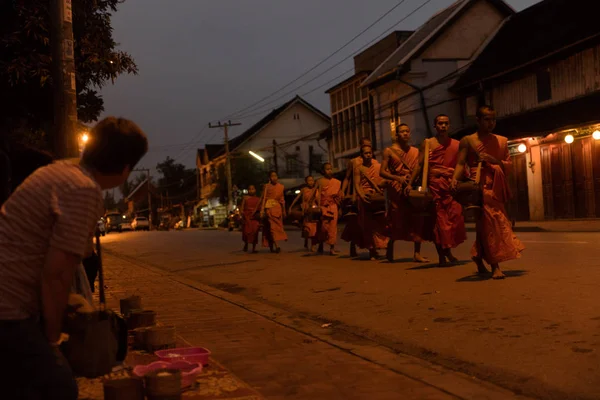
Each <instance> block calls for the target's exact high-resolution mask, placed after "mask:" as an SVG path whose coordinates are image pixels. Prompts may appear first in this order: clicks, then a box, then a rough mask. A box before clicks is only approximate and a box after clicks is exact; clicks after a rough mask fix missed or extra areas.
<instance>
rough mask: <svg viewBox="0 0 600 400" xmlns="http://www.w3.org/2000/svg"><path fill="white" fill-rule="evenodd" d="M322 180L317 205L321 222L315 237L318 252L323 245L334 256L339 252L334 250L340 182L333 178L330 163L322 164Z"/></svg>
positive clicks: (340, 196) (340, 193)
mask: <svg viewBox="0 0 600 400" xmlns="http://www.w3.org/2000/svg"><path fill="white" fill-rule="evenodd" d="M321 173H322V174H323V178H321V179H319V182H318V186H319V205H320V206H321V222H320V223H319V233H318V234H317V237H318V239H319V241H320V242H321V243H320V244H319V252H320V253H323V244H324V243H327V244H328V245H329V254H330V255H332V256H336V255H338V254H339V252H338V251H337V250H336V249H335V245H336V244H337V224H338V212H339V206H340V204H341V202H342V196H343V195H342V190H341V189H342V182H340V181H339V180H337V179H335V178H334V177H333V166H332V165H331V163H325V164H323V170H322V171H321Z"/></svg>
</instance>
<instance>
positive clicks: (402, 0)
mask: <svg viewBox="0 0 600 400" xmlns="http://www.w3.org/2000/svg"><path fill="white" fill-rule="evenodd" d="M405 1H406V0H400V1H399V2H398V3H396V5H395V6H394V7H392V8H390V9H389V10H388V11H386V12H385V13H384V14H383V15H381V16H380V17H379V18H377V19H376V20H375V21H374V22H372V23H371V24H370V25H369V26H367V27H366V28H365V29H363V30H362V31H360V32H359V33H358V34H356V35H355V36H354V37H353V38H352V39H350V40H349V41H347V42H346V43H345V44H344V45H343V46H342V47H340V48H338V49H337V50H336V51H334V52H333V53H331V54H330V55H328V56H327V57H325V58H324V59H323V60H321V61H319V62H318V63H317V64H316V65H314V66H313V67H311V68H310V69H308V70H307V71H305V72H304V73H302V74H301V75H300V76H298V77H297V78H295V79H294V80H292V81H291V82H288V83H287V84H285V85H284V86H282V87H280V88H279V89H277V90H276V91H274V92H273V93H270V94H269V95H267V96H265V97H263V98H262V99H260V100H258V101H256V102H254V103H252V104H250V105H249V106H246V107H244V108H242V109H240V110H238V111H236V112H234V113H232V114H229V115H227V116H225V117H223V118H221V119H227V118H232V117H233V116H235V115H236V114H239V113H243V112H244V111H246V110H248V109H249V108H252V107H254V106H256V105H258V104H260V103H262V102H263V101H264V100H266V99H268V98H270V97H272V96H274V95H276V94H277V93H279V92H281V91H282V90H284V89H285V88H287V87H289V86H290V85H292V84H294V83H296V82H298V81H299V80H300V79H302V78H304V77H305V76H306V75H308V74H309V73H311V72H312V71H314V70H315V69H317V68H318V67H320V66H321V65H323V64H324V63H325V62H327V61H328V60H329V59H331V57H333V56H335V55H336V54H338V53H339V52H340V51H342V50H343V49H345V48H346V47H348V46H349V45H350V44H351V43H352V42H354V41H355V40H356V39H358V38H359V37H360V36H362V35H363V34H364V33H366V32H367V31H368V30H369V29H371V28H372V27H373V26H375V25H376V24H378V23H379V22H380V21H381V20H382V19H384V18H385V17H387V16H388V15H389V14H390V13H391V12H393V11H394V10H395V9H396V8H398V7H400V5H402V3H404V2H405Z"/></svg>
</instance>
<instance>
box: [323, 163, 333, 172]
mask: <svg viewBox="0 0 600 400" xmlns="http://www.w3.org/2000/svg"><path fill="white" fill-rule="evenodd" d="M328 165H331V167H332V168H333V164H331V163H330V162H326V163H323V165H322V166H321V172H325V167H327V166H328Z"/></svg>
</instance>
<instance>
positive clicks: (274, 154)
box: [273, 139, 279, 175]
mask: <svg viewBox="0 0 600 400" xmlns="http://www.w3.org/2000/svg"><path fill="white" fill-rule="evenodd" d="M273 168H274V169H275V172H276V173H277V175H279V163H278V162H277V141H276V140H275V139H273Z"/></svg>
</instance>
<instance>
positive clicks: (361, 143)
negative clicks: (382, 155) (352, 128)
mask: <svg viewBox="0 0 600 400" xmlns="http://www.w3.org/2000/svg"><path fill="white" fill-rule="evenodd" d="M359 143H360V145H361V146H362V145H363V144H365V143H369V144H371V143H372V141H371V138H368V137H366V136H365V137H362V138H361V139H360V142H359Z"/></svg>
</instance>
